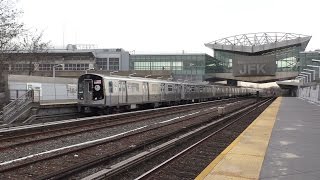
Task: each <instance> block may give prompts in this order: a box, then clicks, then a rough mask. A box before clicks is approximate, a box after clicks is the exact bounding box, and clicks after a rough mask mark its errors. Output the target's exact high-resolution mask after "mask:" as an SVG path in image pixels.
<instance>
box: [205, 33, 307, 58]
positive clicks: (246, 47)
mask: <svg viewBox="0 0 320 180" xmlns="http://www.w3.org/2000/svg"><path fill="white" fill-rule="evenodd" d="M310 39H311V36H308V35H303V34H295V33H285V32H259V33H249V34H239V35H235V36H230V37H226V38H222V39H218V40H215V41H212V42H210V43H206V44H205V46H207V47H209V48H212V49H220V50H230V51H240V52H248V53H255V52H259V51H265V50H269V49H275V48H281V47H286V46H291V45H295V44H303V45H302V46H303V48H305V47H306V45H307V44H308V42H309V41H310Z"/></svg>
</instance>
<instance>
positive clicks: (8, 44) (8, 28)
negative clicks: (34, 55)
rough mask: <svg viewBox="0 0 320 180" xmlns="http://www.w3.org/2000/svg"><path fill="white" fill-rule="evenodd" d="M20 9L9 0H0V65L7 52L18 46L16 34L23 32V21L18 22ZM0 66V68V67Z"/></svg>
mask: <svg viewBox="0 0 320 180" xmlns="http://www.w3.org/2000/svg"><path fill="white" fill-rule="evenodd" d="M21 13H22V12H21V11H19V10H18V9H16V4H15V3H14V2H13V1H11V0H0V66H1V67H2V68H3V62H4V61H5V60H6V58H7V57H8V56H7V55H6V54H7V53H8V52H11V51H14V50H17V49H18V48H19V43H18V36H19V35H20V34H21V33H22V32H23V26H24V25H23V23H21V22H19V17H20V15H21ZM2 68H1V69H2Z"/></svg>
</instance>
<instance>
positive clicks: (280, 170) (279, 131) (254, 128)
mask: <svg viewBox="0 0 320 180" xmlns="http://www.w3.org/2000/svg"><path fill="white" fill-rule="evenodd" d="M196 179H205V180H211V179H214V180H216V179H265V180H269V179H281V180H282V179H284V180H286V179H288V180H289V179H290V180H292V179H299V180H300V179H308V180H309V179H311V180H313V179H314V180H316V179H320V105H319V104H315V103H312V102H310V101H307V100H303V99H299V98H296V97H279V98H277V99H276V100H275V101H274V102H273V103H272V104H271V105H270V106H269V107H268V108H267V109H266V110H265V111H264V112H263V113H262V114H260V116H259V117H258V118H257V119H256V120H255V121H254V122H253V123H252V124H251V125H250V126H249V127H248V128H247V129H246V130H245V131H244V132H243V133H241V134H240V136H238V138H236V139H235V140H234V141H233V143H231V144H230V145H229V146H228V147H227V148H226V149H225V150H224V151H223V152H222V153H221V154H220V155H219V156H218V157H217V158H216V159H214V160H213V161H212V162H211V164H209V165H208V166H207V167H206V168H205V169H204V170H203V171H202V172H201V173H200V174H199V175H198V176H197V177H196Z"/></svg>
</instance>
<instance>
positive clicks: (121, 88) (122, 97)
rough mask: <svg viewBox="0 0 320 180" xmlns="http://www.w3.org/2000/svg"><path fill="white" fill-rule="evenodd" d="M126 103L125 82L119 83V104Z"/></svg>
mask: <svg viewBox="0 0 320 180" xmlns="http://www.w3.org/2000/svg"><path fill="white" fill-rule="evenodd" d="M124 103H127V82H126V81H119V104H124Z"/></svg>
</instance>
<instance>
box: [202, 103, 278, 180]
mask: <svg viewBox="0 0 320 180" xmlns="http://www.w3.org/2000/svg"><path fill="white" fill-rule="evenodd" d="M280 103H281V97H280V98H277V99H276V100H275V101H274V102H273V103H272V104H271V105H270V106H269V107H268V108H267V109H266V110H265V111H263V112H262V113H261V114H260V115H259V116H258V117H257V119H255V120H254V121H253V123H251V125H250V126H249V127H248V128H247V129H246V130H245V131H243V132H242V133H241V134H240V135H239V136H238V137H237V139H235V140H234V141H233V142H232V143H231V144H230V145H229V146H228V147H227V148H226V149H225V150H224V151H223V152H222V153H221V154H220V155H219V156H218V157H217V158H216V159H215V160H214V161H212V163H211V164H210V165H209V166H208V167H207V168H205V169H204V170H203V171H202V172H201V173H200V174H199V175H198V177H196V179H199V180H200V179H205V180H211V179H212V180H216V179H258V178H259V173H260V169H261V166H262V163H263V159H264V156H265V152H266V150H267V146H268V142H269V139H270V136H271V132H272V128H273V125H274V122H275V120H276V115H277V112H278V109H279V106H280Z"/></svg>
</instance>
